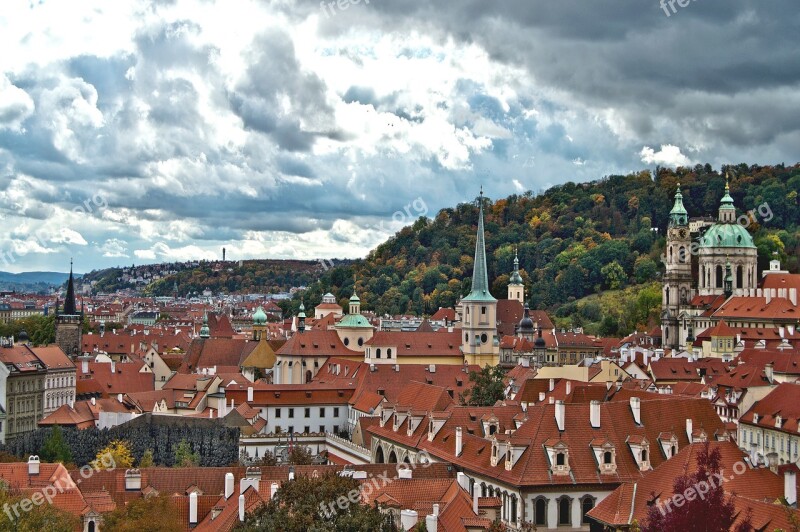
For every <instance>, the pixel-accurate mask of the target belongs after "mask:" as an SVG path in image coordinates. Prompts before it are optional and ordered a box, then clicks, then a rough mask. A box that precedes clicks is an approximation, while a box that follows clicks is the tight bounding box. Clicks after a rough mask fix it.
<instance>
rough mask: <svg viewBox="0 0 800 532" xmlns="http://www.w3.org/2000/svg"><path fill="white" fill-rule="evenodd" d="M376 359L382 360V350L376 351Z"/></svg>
mask: <svg viewBox="0 0 800 532" xmlns="http://www.w3.org/2000/svg"><path fill="white" fill-rule="evenodd" d="M375 358H381V348H380V347H379V348H378V349H376V350H375Z"/></svg>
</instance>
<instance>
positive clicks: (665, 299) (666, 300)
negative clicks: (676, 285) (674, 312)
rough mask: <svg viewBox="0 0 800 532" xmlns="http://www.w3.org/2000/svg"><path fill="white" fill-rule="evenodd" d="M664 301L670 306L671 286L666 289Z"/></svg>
mask: <svg viewBox="0 0 800 532" xmlns="http://www.w3.org/2000/svg"><path fill="white" fill-rule="evenodd" d="M664 301H665V302H666V303H667V305H669V286H668V287H667V288H665V289H664Z"/></svg>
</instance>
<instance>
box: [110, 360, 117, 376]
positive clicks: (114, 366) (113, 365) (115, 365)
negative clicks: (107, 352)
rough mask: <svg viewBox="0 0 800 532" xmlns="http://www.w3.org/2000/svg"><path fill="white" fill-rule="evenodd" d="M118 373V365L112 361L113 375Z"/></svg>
mask: <svg viewBox="0 0 800 532" xmlns="http://www.w3.org/2000/svg"><path fill="white" fill-rule="evenodd" d="M116 372H117V363H116V362H114V361H113V360H112V361H111V373H116Z"/></svg>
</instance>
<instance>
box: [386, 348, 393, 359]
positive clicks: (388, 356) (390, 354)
mask: <svg viewBox="0 0 800 532" xmlns="http://www.w3.org/2000/svg"><path fill="white" fill-rule="evenodd" d="M386 358H392V348H391V347H390V348H389V349H387V350H386Z"/></svg>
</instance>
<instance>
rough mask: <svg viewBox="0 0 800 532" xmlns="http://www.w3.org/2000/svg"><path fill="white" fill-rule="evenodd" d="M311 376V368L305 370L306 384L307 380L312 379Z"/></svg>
mask: <svg viewBox="0 0 800 532" xmlns="http://www.w3.org/2000/svg"><path fill="white" fill-rule="evenodd" d="M312 378H313V376H312V374H311V370H308V371H306V384H308V383H309V382H311V379H312Z"/></svg>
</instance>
